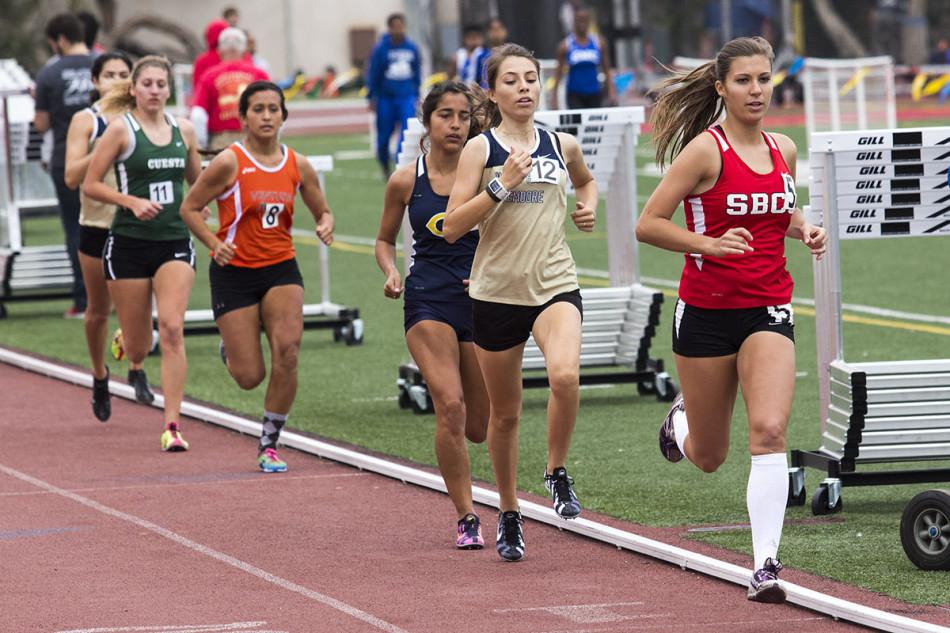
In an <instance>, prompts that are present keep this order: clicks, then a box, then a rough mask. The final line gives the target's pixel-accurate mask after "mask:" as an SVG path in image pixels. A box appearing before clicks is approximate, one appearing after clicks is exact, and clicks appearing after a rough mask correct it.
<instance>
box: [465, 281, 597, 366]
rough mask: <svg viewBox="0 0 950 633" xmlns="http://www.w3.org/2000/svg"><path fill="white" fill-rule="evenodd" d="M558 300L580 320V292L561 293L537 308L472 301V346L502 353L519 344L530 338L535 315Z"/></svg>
mask: <svg viewBox="0 0 950 633" xmlns="http://www.w3.org/2000/svg"><path fill="white" fill-rule="evenodd" d="M562 301H564V302H567V303H570V304H571V305H573V306H574V307H576V308H577V311H578V312H580V313H581V320H583V319H584V303H583V301H582V300H581V291H580V290H571V291H570V292H562V293H561V294H559V295H555V296H554V297H553V298H552V299H550V300H549V301H548V302H547V303H544V304H542V305H539V306H519V305H512V304H510V303H495V302H492V301H479V300H478V299H472V315H473V323H474V326H475V337H474V340H475V344H476V345H478V346H479V347H481V348H482V349H487V350H488V351H490V352H503V351H505V350H506V349H511V348H512V347H515V346H516V345H521V344H522V343H524V342H525V341H527V340H528V337H529V336H531V330H532V329H533V328H534V322H535V321H536V320H537V319H538V316H540V314H541V313H542V312H544V311H545V310H546V309H547V308H548V307H550V306H552V305H554V304H555V303H560V302H562Z"/></svg>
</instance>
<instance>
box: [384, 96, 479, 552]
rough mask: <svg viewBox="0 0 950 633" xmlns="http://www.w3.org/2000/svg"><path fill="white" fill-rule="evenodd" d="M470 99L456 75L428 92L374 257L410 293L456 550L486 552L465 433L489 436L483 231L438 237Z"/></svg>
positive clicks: (395, 293) (471, 126)
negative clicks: (405, 252) (402, 267)
mask: <svg viewBox="0 0 950 633" xmlns="http://www.w3.org/2000/svg"><path fill="white" fill-rule="evenodd" d="M472 103H473V96H472V93H471V91H470V89H469V88H468V86H466V85H465V84H463V83H460V82H455V81H445V82H441V83H438V84H436V85H435V86H433V88H432V90H430V91H429V94H428V95H427V96H426V98H425V99H424V100H423V102H422V116H421V119H422V123H423V125H424V126H425V128H426V135H425V137H424V138H423V144H428V149H427V151H424V152H423V154H422V155H421V156H419V158H418V159H417V160H416V161H415V162H413V163H412V164H410V165H405V166H403V167H400V168H399V169H397V170H396V171H395V172H394V173H393V175H392V177H391V178H390V179H389V183H388V184H387V185H386V199H385V206H384V209H383V217H382V220H381V222H380V227H379V235H378V236H377V237H376V261H377V263H378V264H379V267H380V269H382V271H383V273H384V274H385V275H386V283H385V285H384V286H383V293H384V294H385V295H386V296H387V297H389V298H390V299H398V298H399V297H400V296H401V295H403V294H405V302H404V314H405V319H404V325H405V329H406V343H407V345H408V346H409V352H410V353H411V354H412V357H413V359H414V360H415V361H416V364H417V365H418V366H419V369H420V371H422V376H423V378H425V381H426V384H427V385H428V387H429V393H430V394H431V396H432V403H433V405H434V406H435V418H436V431H435V453H436V457H437V459H438V462H439V469H440V470H441V471H442V478H443V480H444V481H445V488H446V490H447V491H448V493H449V497H450V498H451V499H452V503H453V504H455V511H456V514H457V519H458V523H457V530H456V541H455V544H456V547H458V548H459V549H481V548H482V547H483V546H484V543H485V542H484V540H483V539H482V533H481V521H480V520H479V518H478V515H476V514H475V510H474V507H473V506H472V479H471V468H470V466H469V459H468V447H467V446H466V445H465V439H466V438H468V439H469V440H470V441H472V442H475V443H481V442H484V441H485V436H486V433H487V427H488V394H487V392H486V391H485V384H484V382H483V381H482V376H481V372H480V371H479V368H478V361H477V360H476V358H475V346H474V344H473V343H472V302H471V300H470V299H469V298H468V293H467V291H466V290H467V289H466V284H467V283H468V276H469V274H470V272H471V269H472V258H473V257H474V255H475V248H476V246H477V245H478V231H477V230H471V231H469V232H468V233H467V234H466V235H464V236H463V237H462V238H461V239H459V240H457V241H456V242H455V243H454V244H449V243H448V242H446V241H445V239H444V237H443V235H442V220H443V218H444V217H445V205H446V203H447V202H448V199H449V196H448V193H449V192H450V191H451V190H452V184H453V183H454V182H455V173H456V167H457V165H458V160H459V155H460V154H461V152H462V147H463V145H464V144H465V142H466V140H468V139H469V138H471V137H472V136H474V135H475V134H478V132H479V128H478V126H477V125H476V124H475V122H474V120H473V119H472V117H471V113H472ZM423 149H424V150H425V149H426V148H425V147H423ZM407 208H408V211H409V222H410V224H411V225H412V238H413V251H414V257H413V262H412V267H411V268H410V271H409V276H408V277H407V278H406V280H405V286H403V282H402V280H401V278H400V274H399V268H398V267H397V265H396V261H395V257H396V245H395V242H396V236H397V235H398V234H399V227H400V225H401V224H402V219H403V215H404V213H405V211H406V209H407Z"/></svg>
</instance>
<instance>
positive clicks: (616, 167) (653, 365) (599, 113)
mask: <svg viewBox="0 0 950 633" xmlns="http://www.w3.org/2000/svg"><path fill="white" fill-rule="evenodd" d="M643 121H644V109H643V108H642V107H628V108H596V109H590V110H549V111H544V112H537V113H535V122H536V123H537V124H538V125H539V126H540V127H544V128H547V129H550V130H552V131H558V132H567V133H569V134H572V135H574V136H575V137H576V138H577V140H578V142H579V143H580V146H581V151H582V152H583V153H584V157H585V160H586V162H587V166H588V167H589V168H590V170H591V173H592V174H593V175H594V178H595V179H596V180H597V183H598V186H599V188H600V190H601V192H605V193H606V196H605V197H606V207H607V212H606V219H607V257H608V269H609V279H610V287H608V288H582V289H581V296H582V298H583V300H584V324H583V330H582V341H581V375H580V383H581V384H582V385H599V384H621V383H634V384H636V386H637V392H638V393H639V394H640V395H654V396H656V397H657V399H659V400H663V401H672V399H673V398H674V397H675V395H676V391H677V387H676V385H675V384H674V382H673V380H672V378H671V377H670V376H669V374H668V373H667V372H666V371H665V368H664V363H663V360H662V359H657V358H652V357H651V356H650V345H651V343H652V340H653V336H654V335H655V333H656V326H657V324H658V323H659V319H660V306H661V304H662V303H663V293H662V292H660V291H659V290H655V289H653V288H649V287H647V286H644V285H643V284H641V283H640V272H639V266H638V261H639V260H638V251H637V248H638V245H637V241H636V239H635V237H634V230H635V228H636V218H637V179H636V160H635V157H634V151H635V149H636V145H637V138H638V137H639V134H640V126H641V125H642V123H643ZM423 132H424V129H423V127H422V124H421V123H420V122H419V121H417V120H415V119H413V120H411V121H410V122H409V128H408V129H407V131H406V135H405V138H404V140H403V144H402V148H401V152H400V154H399V164H400V165H406V164H409V163H411V162H412V161H414V160H415V159H416V157H417V156H418V155H419V139H420V138H421V136H422V134H423ZM402 232H403V246H404V248H403V253H404V256H405V269H406V272H407V274H408V270H409V267H410V265H411V261H412V259H411V258H412V228H411V227H410V226H409V220H408V215H407V216H406V217H405V218H404V219H403V228H402ZM523 367H524V370H525V371H527V372H529V373H528V374H526V375H525V376H524V377H523V380H522V382H523V385H524V387H528V388H531V387H547V386H548V380H547V377H546V376H545V375H538V373H537V372H539V371H540V370H543V369H544V357H543V355H542V354H541V350H540V349H539V348H538V346H537V344H536V343H535V341H534V338H533V337H532V338H529V340H528V343H527V345H526V346H525V350H524V365H523ZM590 370H594V371H590ZM396 384H397V389H398V392H399V405H400V407H402V408H412V410H413V411H415V412H416V413H428V412H431V411H432V402H431V399H430V398H429V395H428V389H427V388H426V386H425V381H424V380H423V378H422V375H421V373H420V372H419V369H418V367H416V366H415V365H414V364H411V363H409V364H404V365H401V366H400V368H399V374H398V378H397V383H396Z"/></svg>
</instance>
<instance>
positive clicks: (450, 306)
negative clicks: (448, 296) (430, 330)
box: [403, 299, 472, 343]
mask: <svg viewBox="0 0 950 633" xmlns="http://www.w3.org/2000/svg"><path fill="white" fill-rule="evenodd" d="M420 321H438V322H439V323H445V324H447V325H449V326H450V327H451V328H452V329H453V330H455V336H456V337H457V338H458V341H459V343H471V342H472V300H471V299H465V300H463V301H420V300H418V299H406V300H405V302H404V303H403V327H405V330H406V332H408V331H409V329H410V328H412V326H413V325H415V324H416V323H418V322H420Z"/></svg>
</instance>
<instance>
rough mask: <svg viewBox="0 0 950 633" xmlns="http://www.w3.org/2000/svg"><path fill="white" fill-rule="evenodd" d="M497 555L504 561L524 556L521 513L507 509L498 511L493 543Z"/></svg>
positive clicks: (512, 560) (513, 560) (515, 559)
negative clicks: (495, 538)
mask: <svg viewBox="0 0 950 633" xmlns="http://www.w3.org/2000/svg"><path fill="white" fill-rule="evenodd" d="M495 549H496V550H498V555H499V556H501V557H502V558H504V559H505V560H506V561H509V562H515V561H519V560H521V559H522V558H524V519H522V518H521V513H520V512H517V511H512V510H509V511H508V512H499V513H498V539H497V542H496V543H495Z"/></svg>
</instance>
